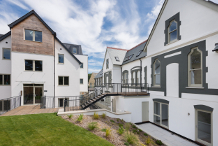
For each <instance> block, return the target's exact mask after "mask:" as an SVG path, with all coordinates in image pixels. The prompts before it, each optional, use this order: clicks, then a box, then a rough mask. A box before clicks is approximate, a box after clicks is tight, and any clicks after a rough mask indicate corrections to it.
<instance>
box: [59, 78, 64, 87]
mask: <svg viewBox="0 0 218 146" xmlns="http://www.w3.org/2000/svg"><path fill="white" fill-rule="evenodd" d="M58 85H64V82H63V77H59V79H58Z"/></svg>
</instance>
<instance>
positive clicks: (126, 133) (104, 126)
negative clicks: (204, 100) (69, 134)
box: [62, 114, 164, 146]
mask: <svg viewBox="0 0 218 146" xmlns="http://www.w3.org/2000/svg"><path fill="white" fill-rule="evenodd" d="M81 117H82V120H81ZM103 117H104V116H99V115H98V114H95V115H94V116H86V115H84V116H83V115H80V116H79V115H73V116H70V115H68V116H62V118H63V119H65V120H67V121H69V122H71V123H73V124H75V125H77V126H80V127H83V128H84V129H86V130H89V131H91V132H92V133H94V134H95V135H97V136H100V137H102V138H104V139H106V140H108V141H109V142H110V143H112V144H114V145H115V146H125V145H141V146H144V145H147V146H160V145H161V146H164V144H162V142H161V141H158V140H156V139H154V138H152V137H151V136H149V135H148V134H146V133H145V132H143V131H142V130H141V129H138V128H137V127H136V126H135V125H134V124H132V123H126V122H125V121H123V120H121V119H116V118H110V117H108V116H105V118H103ZM78 119H79V120H78ZM121 127H122V128H121ZM157 143H158V144H157Z"/></svg>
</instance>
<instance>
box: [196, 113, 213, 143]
mask: <svg viewBox="0 0 218 146" xmlns="http://www.w3.org/2000/svg"><path fill="white" fill-rule="evenodd" d="M198 111H201V112H205V113H210V114H211V143H208V142H206V141H203V140H201V139H198ZM195 127H196V128H195V139H196V141H198V142H200V143H202V144H205V145H207V146H212V145H213V112H210V111H205V110H200V109H195Z"/></svg>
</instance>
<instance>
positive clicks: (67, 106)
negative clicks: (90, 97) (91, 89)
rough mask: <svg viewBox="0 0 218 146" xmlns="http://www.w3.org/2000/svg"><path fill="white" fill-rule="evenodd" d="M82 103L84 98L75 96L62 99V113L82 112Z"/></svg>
mask: <svg viewBox="0 0 218 146" xmlns="http://www.w3.org/2000/svg"><path fill="white" fill-rule="evenodd" d="M83 103H84V98H82V97H79V96H75V97H71V98H70V99H69V98H65V99H64V112H66V111H75V110H82V107H81V105H82V104H83Z"/></svg>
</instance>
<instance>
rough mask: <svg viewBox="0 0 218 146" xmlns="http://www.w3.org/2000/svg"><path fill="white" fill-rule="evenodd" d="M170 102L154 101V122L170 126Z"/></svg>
mask: <svg viewBox="0 0 218 146" xmlns="http://www.w3.org/2000/svg"><path fill="white" fill-rule="evenodd" d="M168 106H169V105H168V104H166V103H161V102H156V101H155V102H154V123H155V124H158V125H160V126H163V127H166V128H168V127H169V110H168Z"/></svg>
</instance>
